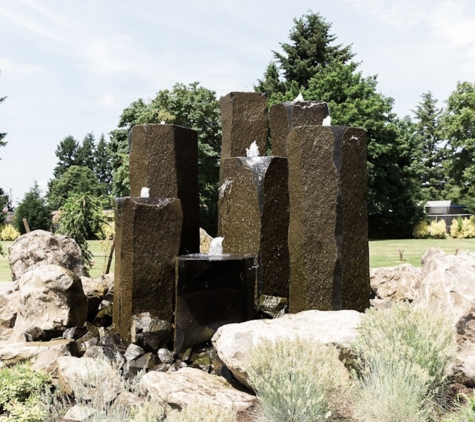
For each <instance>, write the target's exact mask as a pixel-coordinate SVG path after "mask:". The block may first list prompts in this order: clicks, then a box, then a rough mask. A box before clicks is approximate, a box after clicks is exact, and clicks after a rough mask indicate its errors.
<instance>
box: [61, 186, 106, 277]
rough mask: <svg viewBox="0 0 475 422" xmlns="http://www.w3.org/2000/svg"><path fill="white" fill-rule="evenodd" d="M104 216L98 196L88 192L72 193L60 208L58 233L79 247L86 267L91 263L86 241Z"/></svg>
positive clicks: (99, 227) (98, 227)
mask: <svg viewBox="0 0 475 422" xmlns="http://www.w3.org/2000/svg"><path fill="white" fill-rule="evenodd" d="M104 222H105V217H104V215H103V214H102V205H101V200H100V198H97V197H95V196H92V195H88V194H73V195H71V196H70V197H69V198H68V199H67V200H66V202H65V203H64V205H63V206H62V207H61V208H60V217H59V229H58V234H64V235H66V236H69V237H72V238H73V239H74V240H75V241H76V243H77V244H78V245H79V247H80V248H81V252H82V256H83V259H84V262H85V264H86V268H87V267H90V266H91V265H92V258H93V255H92V253H91V251H90V249H89V245H88V243H87V240H88V239H93V238H94V234H95V233H97V232H98V231H99V230H100V229H101V226H102V224H103V223H104Z"/></svg>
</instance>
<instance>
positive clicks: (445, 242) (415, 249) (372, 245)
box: [0, 239, 475, 281]
mask: <svg viewBox="0 0 475 422" xmlns="http://www.w3.org/2000/svg"><path fill="white" fill-rule="evenodd" d="M0 243H1V244H2V245H3V249H4V250H5V251H6V252H7V251H8V246H9V245H11V244H12V243H13V242H0ZM110 243H111V242H109V245H108V246H109V248H110ZM89 245H90V247H91V251H92V253H93V255H94V260H95V263H94V265H93V267H92V268H91V271H90V274H91V276H92V277H96V276H98V275H101V274H102V273H103V272H104V269H105V266H106V261H107V256H108V252H107V251H106V250H105V249H106V248H105V247H104V245H103V242H102V243H101V242H100V241H98V240H93V241H91V242H89ZM435 247H439V248H442V249H443V250H444V251H445V252H447V253H451V254H454V253H455V251H456V249H460V250H469V251H471V252H475V239H442V240H440V239H406V240H373V241H370V242H369V254H370V266H371V267H372V268H377V267H391V266H394V265H399V264H402V263H404V262H408V263H410V264H412V265H414V266H416V267H419V266H420V265H421V258H422V255H424V252H425V251H426V250H427V249H429V248H435ZM107 250H109V249H107ZM399 250H401V251H404V252H402V256H403V261H400V259H399V258H400V256H399ZM111 271H112V272H113V271H114V262H112V267H111ZM10 280H11V273H10V268H9V266H8V260H7V257H0V281H10Z"/></svg>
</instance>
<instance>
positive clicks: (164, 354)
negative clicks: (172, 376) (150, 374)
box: [157, 348, 173, 363]
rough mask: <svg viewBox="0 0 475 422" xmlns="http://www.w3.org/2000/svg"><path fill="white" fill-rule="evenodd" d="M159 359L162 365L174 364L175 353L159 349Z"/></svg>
mask: <svg viewBox="0 0 475 422" xmlns="http://www.w3.org/2000/svg"><path fill="white" fill-rule="evenodd" d="M157 354H158V359H160V362H161V363H172V362H173V353H172V352H170V350H168V349H164V348H162V349H158V353H157Z"/></svg>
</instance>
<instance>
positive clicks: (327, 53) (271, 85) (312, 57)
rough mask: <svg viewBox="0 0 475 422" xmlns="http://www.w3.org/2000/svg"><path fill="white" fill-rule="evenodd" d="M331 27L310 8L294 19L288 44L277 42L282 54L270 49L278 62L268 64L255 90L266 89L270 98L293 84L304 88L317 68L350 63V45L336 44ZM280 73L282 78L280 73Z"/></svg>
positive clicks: (262, 90) (351, 55)
mask: <svg viewBox="0 0 475 422" xmlns="http://www.w3.org/2000/svg"><path fill="white" fill-rule="evenodd" d="M330 30H331V24H330V23H328V22H327V21H326V20H325V19H324V18H323V17H322V16H321V15H320V14H318V13H313V12H311V11H309V12H308V13H307V14H305V15H303V16H302V17H300V18H297V19H294V27H293V28H292V29H291V31H290V34H289V39H290V43H280V46H281V47H282V50H283V53H278V52H276V51H273V53H274V57H275V59H276V61H277V64H278V65H277V64H276V63H271V64H270V65H269V67H268V68H267V70H266V72H265V74H264V79H263V80H259V81H258V85H257V86H256V87H255V89H256V91H258V92H265V93H266V94H267V95H268V98H269V99H272V96H273V95H275V93H277V92H280V93H283V92H285V91H286V90H287V91H288V90H289V89H290V86H291V85H292V84H293V85H294V86H295V87H296V88H297V90H300V89H301V88H303V89H306V88H308V83H309V81H310V79H311V78H312V77H313V76H314V75H315V74H316V72H317V70H318V69H319V68H320V67H325V66H327V65H329V64H332V63H334V62H339V63H343V64H344V63H347V62H349V61H350V60H351V58H352V57H353V56H354V54H353V53H352V52H351V46H350V45H348V46H345V47H343V46H342V45H341V44H337V45H335V44H334V41H335V40H336V38H337V37H336V36H335V35H333V34H331V33H330ZM281 73H282V76H283V80H281V78H280V76H279V75H280V74H281ZM284 87H285V89H284Z"/></svg>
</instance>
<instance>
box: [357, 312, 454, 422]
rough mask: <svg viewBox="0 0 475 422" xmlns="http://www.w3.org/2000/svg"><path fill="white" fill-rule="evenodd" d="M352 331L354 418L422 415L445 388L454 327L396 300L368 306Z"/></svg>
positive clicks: (383, 421)
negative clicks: (388, 305)
mask: <svg viewBox="0 0 475 422" xmlns="http://www.w3.org/2000/svg"><path fill="white" fill-rule="evenodd" d="M358 331H359V335H358V338H357V341H356V343H355V350H356V352H357V353H358V355H359V356H360V360H359V363H358V366H359V378H358V379H357V380H356V388H355V395H354V396H355V397H354V409H355V416H356V417H357V419H358V420H360V421H365V422H373V421H374V422H376V421H378V422H399V421H401V422H405V421H414V422H416V421H417V422H418V421H424V420H426V419H427V418H428V416H429V414H430V412H431V409H432V408H433V405H434V401H437V400H438V399H440V398H441V397H442V395H443V393H444V391H445V387H446V384H447V381H448V379H447V377H448V370H449V367H450V365H451V363H452V362H453V360H454V358H455V352H456V343H455V329H454V327H453V325H452V322H451V320H450V319H449V318H448V316H447V315H444V314H440V313H439V314H434V313H432V312H431V311H430V310H428V309H422V308H415V307H414V306H413V305H411V304H408V303H399V304H394V305H393V306H392V307H391V308H389V309H375V308H373V309H370V310H368V311H367V312H366V314H365V315H364V317H363V318H362V319H361V323H360V326H359V328H358ZM376 409H377V410H376ZM396 410H397V412H396ZM411 414H412V415H413V416H411V417H410V416H409V415H411Z"/></svg>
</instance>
